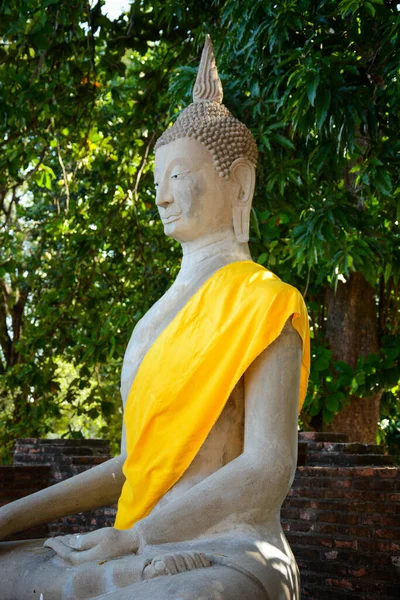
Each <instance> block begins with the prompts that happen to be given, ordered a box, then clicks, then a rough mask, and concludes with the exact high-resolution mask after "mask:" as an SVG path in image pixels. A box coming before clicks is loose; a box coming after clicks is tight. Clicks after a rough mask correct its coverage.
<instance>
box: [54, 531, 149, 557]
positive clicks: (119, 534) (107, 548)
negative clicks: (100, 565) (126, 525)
mask: <svg viewBox="0 0 400 600" xmlns="http://www.w3.org/2000/svg"><path fill="white" fill-rule="evenodd" d="M44 545H45V546H46V547H47V548H52V549H53V550H54V551H55V552H56V553H57V555H58V556H59V557H60V558H62V559H63V560H65V562H67V563H69V564H71V565H80V564H82V563H85V562H95V561H106V560H110V559H112V558H117V557H119V556H124V555H125V554H135V553H136V552H137V550H138V546H139V542H138V538H137V535H136V533H135V531H134V530H133V529H126V530H120V529H114V527H104V528H103V529H98V530H97V531H92V532H91V533H86V534H77V535H65V536H60V537H55V538H50V539H48V540H46V541H45V543H44Z"/></svg>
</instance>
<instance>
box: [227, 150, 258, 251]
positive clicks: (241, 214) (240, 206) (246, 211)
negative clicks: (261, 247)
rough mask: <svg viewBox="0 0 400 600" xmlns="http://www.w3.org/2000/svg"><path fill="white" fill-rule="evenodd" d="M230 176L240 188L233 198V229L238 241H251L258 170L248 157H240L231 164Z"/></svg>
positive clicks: (242, 242)
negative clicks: (252, 204) (251, 223)
mask: <svg viewBox="0 0 400 600" xmlns="http://www.w3.org/2000/svg"><path fill="white" fill-rule="evenodd" d="M230 177H231V179H232V180H233V181H234V182H235V183H236V184H237V189H238V191H237V194H236V195H235V196H234V197H233V199H232V215H233V229H234V231H235V235H236V239H237V241H238V242H239V243H241V244H244V243H245V242H248V241H249V222H250V211H251V201H252V200H253V194H254V186H255V183H256V170H255V167H254V165H253V163H251V162H250V161H249V160H247V158H238V159H236V160H235V161H234V162H233V163H232V165H231V168H230Z"/></svg>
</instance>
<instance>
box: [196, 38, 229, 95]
mask: <svg viewBox="0 0 400 600" xmlns="http://www.w3.org/2000/svg"><path fill="white" fill-rule="evenodd" d="M222 98H223V91H222V84H221V80H220V78H219V76H218V71H217V67H216V65H215V56H214V49H213V45H212V42H211V38H210V36H209V35H208V34H207V36H206V41H205V44H204V48H203V52H202V55H201V60H200V66H199V72H198V73H197V79H196V83H195V84H194V88H193V102H201V101H202V100H210V101H213V102H218V103H219V104H222Z"/></svg>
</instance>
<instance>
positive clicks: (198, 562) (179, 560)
mask: <svg viewBox="0 0 400 600" xmlns="http://www.w3.org/2000/svg"><path fill="white" fill-rule="evenodd" d="M207 567H211V562H210V560H209V559H208V558H207V557H206V555H205V554H203V553H202V552H181V553H179V554H166V555H165V556H160V557H156V558H153V560H152V561H151V562H150V563H149V564H147V565H146V566H145V568H144V569H143V574H142V579H153V578H154V577H160V576H162V575H177V574H178V573H186V571H193V570H194V569H205V568H207Z"/></svg>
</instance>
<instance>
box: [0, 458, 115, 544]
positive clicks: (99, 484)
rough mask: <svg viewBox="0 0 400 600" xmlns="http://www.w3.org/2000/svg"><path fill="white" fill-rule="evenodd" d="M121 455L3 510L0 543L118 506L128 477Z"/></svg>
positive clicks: (0, 523) (0, 519) (1, 509)
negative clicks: (64, 519) (50, 524)
mask: <svg viewBox="0 0 400 600" xmlns="http://www.w3.org/2000/svg"><path fill="white" fill-rule="evenodd" d="M124 460H125V456H124V455H123V454H121V455H120V456H117V457H115V458H112V459H110V460H108V461H106V462H104V463H102V464H101V465H98V466H97V467H93V468H92V469H89V470H88V471H85V472H84V473H80V474H79V475H75V476H74V477H71V478H70V479H66V480H65V481H62V482H61V483H57V484H56V485H53V486H51V487H48V488H45V489H44V490H40V491H39V492H36V493H35V494H32V495H30V496H26V497H25V498H21V499H19V500H16V501H15V502H11V503H10V504H6V505H5V506H3V507H1V508H0V539H1V538H5V537H7V536H9V535H12V534H14V533H17V532H19V531H23V530H25V529H28V528H30V527H35V526H36V525H41V524H42V523H47V522H49V521H52V520H53V519H57V518H60V517H65V516H67V515H71V514H74V513H76V512H84V511H87V510H92V509H94V508H100V507H102V506H107V505H109V504H114V503H116V502H117V500H118V498H119V496H120V493H121V489H122V486H123V483H124V481H125V477H124V475H123V473H122V466H123V464H124Z"/></svg>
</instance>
